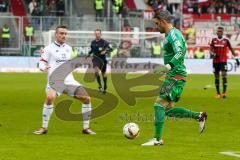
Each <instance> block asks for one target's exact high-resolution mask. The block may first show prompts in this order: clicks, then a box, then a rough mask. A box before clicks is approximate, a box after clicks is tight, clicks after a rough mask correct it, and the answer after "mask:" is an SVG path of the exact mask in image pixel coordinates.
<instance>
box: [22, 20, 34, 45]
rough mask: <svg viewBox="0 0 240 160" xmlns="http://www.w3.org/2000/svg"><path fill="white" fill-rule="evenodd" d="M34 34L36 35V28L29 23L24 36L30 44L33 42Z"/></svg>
mask: <svg viewBox="0 0 240 160" xmlns="http://www.w3.org/2000/svg"><path fill="white" fill-rule="evenodd" d="M33 34H34V28H33V26H32V25H31V24H30V23H28V25H27V26H26V27H25V29H24V36H25V40H26V42H30V43H31V42H32V40H33Z"/></svg>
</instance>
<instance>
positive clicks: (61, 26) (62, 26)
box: [55, 25, 68, 31]
mask: <svg viewBox="0 0 240 160" xmlns="http://www.w3.org/2000/svg"><path fill="white" fill-rule="evenodd" d="M59 28H64V29H68V28H67V26H64V25H60V26H57V27H56V29H55V31H57V30H58V29H59Z"/></svg>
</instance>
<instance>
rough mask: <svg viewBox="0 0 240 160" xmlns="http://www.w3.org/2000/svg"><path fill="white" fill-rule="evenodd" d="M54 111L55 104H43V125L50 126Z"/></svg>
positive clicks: (44, 126)
mask: <svg viewBox="0 0 240 160" xmlns="http://www.w3.org/2000/svg"><path fill="white" fill-rule="evenodd" d="M52 112H53V105H46V104H44V105H43V113H42V127H43V128H48V122H49V120H50V117H51V115H52Z"/></svg>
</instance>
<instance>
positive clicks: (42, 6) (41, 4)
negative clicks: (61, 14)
mask: <svg viewBox="0 0 240 160" xmlns="http://www.w3.org/2000/svg"><path fill="white" fill-rule="evenodd" d="M38 11H39V16H43V15H44V12H45V3H44V1H43V0H40V2H39V3H38Z"/></svg>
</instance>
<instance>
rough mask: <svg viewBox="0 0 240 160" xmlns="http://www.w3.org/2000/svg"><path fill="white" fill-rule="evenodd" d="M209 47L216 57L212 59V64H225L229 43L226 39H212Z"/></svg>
mask: <svg viewBox="0 0 240 160" xmlns="http://www.w3.org/2000/svg"><path fill="white" fill-rule="evenodd" d="M210 46H211V47H212V48H213V53H214V54H215V55H216V56H214V58H213V63H220V62H227V59H228V56H227V53H228V48H229V47H230V42H229V40H228V39H227V38H225V37H222V38H221V39H219V38H217V37H216V38H213V39H212V41H211V44H210Z"/></svg>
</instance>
